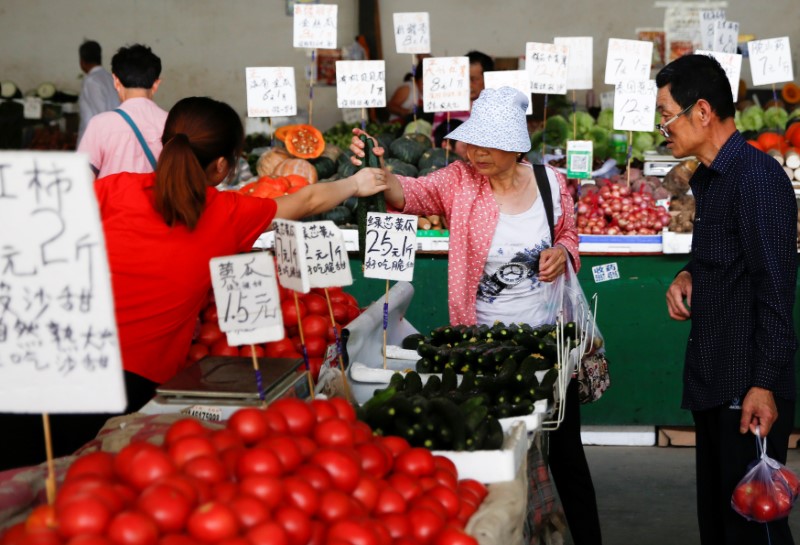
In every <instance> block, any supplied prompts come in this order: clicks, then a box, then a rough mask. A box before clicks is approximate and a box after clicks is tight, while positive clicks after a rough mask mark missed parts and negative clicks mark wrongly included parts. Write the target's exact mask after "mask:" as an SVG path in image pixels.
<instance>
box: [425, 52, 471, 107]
mask: <svg viewBox="0 0 800 545" xmlns="http://www.w3.org/2000/svg"><path fill="white" fill-rule="evenodd" d="M422 73H423V77H422V97H423V110H424V111H426V112H463V111H466V110H469V58H468V57H434V58H428V59H423V60H422Z"/></svg>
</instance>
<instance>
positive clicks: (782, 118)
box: [764, 106, 789, 130]
mask: <svg viewBox="0 0 800 545" xmlns="http://www.w3.org/2000/svg"><path fill="white" fill-rule="evenodd" d="M788 120H789V114H788V113H787V112H786V110H784V109H783V108H780V107H778V106H772V107H770V108H767V109H766V111H765V112H764V125H765V126H766V128H768V129H779V130H783V128H784V127H786V122H787V121H788Z"/></svg>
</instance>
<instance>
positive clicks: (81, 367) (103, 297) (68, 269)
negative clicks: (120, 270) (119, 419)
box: [0, 152, 127, 413]
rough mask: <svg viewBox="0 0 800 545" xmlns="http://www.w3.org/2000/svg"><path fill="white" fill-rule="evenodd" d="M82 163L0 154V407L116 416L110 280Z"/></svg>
mask: <svg viewBox="0 0 800 545" xmlns="http://www.w3.org/2000/svg"><path fill="white" fill-rule="evenodd" d="M93 179H94V176H92V173H91V171H90V170H89V159H88V158H87V157H86V155H84V154H76V153H57V152H44V153H41V152H40V153H30V152H20V153H11V152H2V153H0V241H1V242H0V261H2V264H0V411H2V412H13V413H65V412H66V413H72V412H74V413H86V412H97V413H99V412H121V411H123V410H124V409H125V405H126V404H127V402H126V400H125V387H124V385H123V379H122V359H121V357H120V351H119V340H118V336H117V330H116V325H115V324H116V320H115V318H114V301H113V296H112V292H111V280H110V279H111V275H110V273H109V268H108V259H107V258H106V252H105V240H104V238H103V229H102V227H101V223H100V214H99V212H98V209H97V200H96V198H95V195H94V191H93V189H92V183H93V182H92V180H93Z"/></svg>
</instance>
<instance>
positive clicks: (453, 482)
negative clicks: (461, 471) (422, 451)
mask: <svg viewBox="0 0 800 545" xmlns="http://www.w3.org/2000/svg"><path fill="white" fill-rule="evenodd" d="M433 478H434V479H435V480H436V482H437V483H439V484H440V485H442V486H446V487H447V488H449V489H450V490H458V480H457V478H458V474H457V473H452V472H450V470H448V469H442V468H440V467H437V468H436V469H435V470H434V472H433Z"/></svg>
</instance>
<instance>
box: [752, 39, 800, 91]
mask: <svg viewBox="0 0 800 545" xmlns="http://www.w3.org/2000/svg"><path fill="white" fill-rule="evenodd" d="M747 50H748V53H749V55H750V73H751V75H752V77H753V85H769V84H771V83H783V82H786V81H794V76H793V75H792V50H791V48H790V47H789V38H788V36H786V37H783V38H770V39H768V40H753V41H752V42H747Z"/></svg>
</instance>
